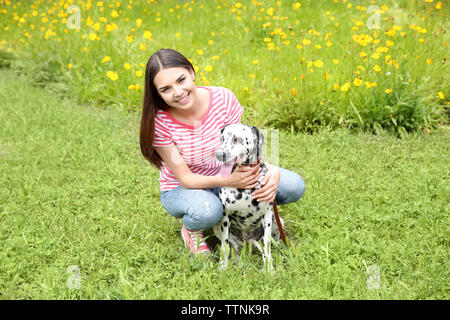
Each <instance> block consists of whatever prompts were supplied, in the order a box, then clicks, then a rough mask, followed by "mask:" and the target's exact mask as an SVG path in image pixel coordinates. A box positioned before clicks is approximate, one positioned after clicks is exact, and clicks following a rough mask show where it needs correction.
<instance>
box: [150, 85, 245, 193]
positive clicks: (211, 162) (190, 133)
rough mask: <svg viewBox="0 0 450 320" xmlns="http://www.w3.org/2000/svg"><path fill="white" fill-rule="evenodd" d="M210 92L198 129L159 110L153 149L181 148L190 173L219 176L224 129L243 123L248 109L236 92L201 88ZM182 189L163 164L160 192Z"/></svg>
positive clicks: (180, 150) (224, 89)
mask: <svg viewBox="0 0 450 320" xmlns="http://www.w3.org/2000/svg"><path fill="white" fill-rule="evenodd" d="M197 88H205V89H207V90H208V91H209V107H208V110H207V111H206V113H205V115H204V116H203V118H202V120H201V121H198V123H195V124H194V126H191V125H188V124H185V123H183V122H180V121H178V120H176V119H175V118H174V117H173V116H172V115H171V114H170V113H169V112H168V111H163V110H161V109H159V110H158V112H157V114H156V116H155V138H154V141H153V146H155V147H170V146H172V145H173V144H174V145H175V146H176V147H177V149H178V151H179V152H180V155H181V157H182V158H183V159H184V161H185V162H186V164H187V166H188V167H189V169H190V170H191V171H192V172H193V173H196V174H202V175H205V176H215V175H217V174H219V172H220V167H221V163H220V162H218V161H217V160H216V156H215V152H216V150H217V149H218V148H219V147H220V129H222V128H223V127H224V126H226V125H228V124H233V123H240V122H241V117H242V114H243V112H244V108H243V107H242V106H241V105H240V103H239V101H238V100H237V99H236V97H235V95H234V94H233V92H231V91H230V90H229V89H226V88H222V87H212V86H208V87H200V86H198V87H197ZM179 185H181V184H180V182H179V181H178V180H177V178H176V177H175V175H174V174H173V172H172V171H170V169H169V168H168V167H167V165H166V164H165V163H164V162H163V163H162V167H161V170H160V173H159V188H160V191H165V190H171V189H174V188H176V187H177V186H179Z"/></svg>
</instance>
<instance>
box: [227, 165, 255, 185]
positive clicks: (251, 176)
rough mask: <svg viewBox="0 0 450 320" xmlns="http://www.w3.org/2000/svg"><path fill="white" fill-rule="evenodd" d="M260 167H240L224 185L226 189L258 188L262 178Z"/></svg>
mask: <svg viewBox="0 0 450 320" xmlns="http://www.w3.org/2000/svg"><path fill="white" fill-rule="evenodd" d="M260 172H261V169H260V165H259V164H258V165H257V166H255V167H253V168H251V167H246V166H239V167H237V168H236V170H235V171H234V172H233V173H232V174H230V175H229V176H228V177H227V178H226V181H225V183H224V186H225V187H233V188H239V189H251V188H255V187H257V186H258V179H259V178H260Z"/></svg>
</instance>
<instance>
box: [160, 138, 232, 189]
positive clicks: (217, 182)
mask: <svg viewBox="0 0 450 320" xmlns="http://www.w3.org/2000/svg"><path fill="white" fill-rule="evenodd" d="M154 148H155V150H156V151H157V152H158V154H159V155H160V156H161V158H162V160H163V161H164V162H165V163H166V165H167V166H168V167H169V169H170V171H172V172H173V174H174V175H175V177H176V178H177V180H178V181H179V182H180V183H181V185H182V186H183V188H186V189H206V188H216V187H224V186H226V184H227V179H224V178H222V177H221V176H220V175H217V176H204V175H201V174H196V173H193V172H192V171H191V170H190V169H189V167H188V166H187V164H186V162H185V161H184V159H183V157H181V155H180V153H179V151H178V149H177V148H176V147H175V145H172V146H170V147H154Z"/></svg>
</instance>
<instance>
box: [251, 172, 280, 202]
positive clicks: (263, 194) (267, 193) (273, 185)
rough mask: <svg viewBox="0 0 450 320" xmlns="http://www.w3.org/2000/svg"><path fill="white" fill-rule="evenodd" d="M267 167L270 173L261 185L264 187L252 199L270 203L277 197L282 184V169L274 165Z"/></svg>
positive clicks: (253, 194) (254, 193) (256, 191)
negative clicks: (279, 186)
mask: <svg viewBox="0 0 450 320" xmlns="http://www.w3.org/2000/svg"><path fill="white" fill-rule="evenodd" d="M266 165H267V164H266ZM267 167H268V171H267V173H266V175H265V176H264V179H263V180H262V183H261V184H262V185H263V186H262V187H261V188H260V189H258V190H255V192H253V193H252V198H253V199H258V201H266V202H267V203H270V202H271V201H273V200H274V199H275V196H276V195H277V190H278V184H279V182H280V168H278V167H275V166H272V165H267Z"/></svg>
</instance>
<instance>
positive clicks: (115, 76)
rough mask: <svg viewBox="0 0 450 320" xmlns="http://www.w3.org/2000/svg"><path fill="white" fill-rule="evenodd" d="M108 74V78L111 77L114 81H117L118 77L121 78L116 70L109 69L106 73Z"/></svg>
mask: <svg viewBox="0 0 450 320" xmlns="http://www.w3.org/2000/svg"><path fill="white" fill-rule="evenodd" d="M106 76H107V77H108V78H110V79H111V80H112V81H116V80H117V79H119V75H118V74H117V72H115V71H108V72H107V73H106Z"/></svg>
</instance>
